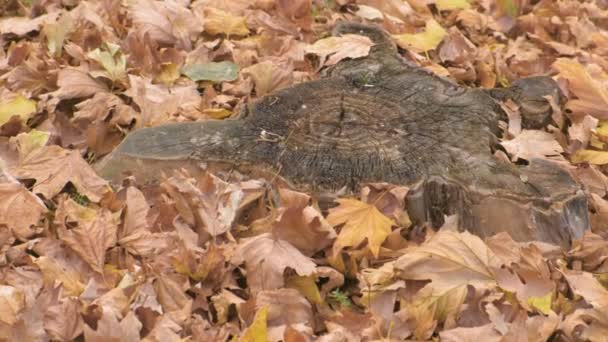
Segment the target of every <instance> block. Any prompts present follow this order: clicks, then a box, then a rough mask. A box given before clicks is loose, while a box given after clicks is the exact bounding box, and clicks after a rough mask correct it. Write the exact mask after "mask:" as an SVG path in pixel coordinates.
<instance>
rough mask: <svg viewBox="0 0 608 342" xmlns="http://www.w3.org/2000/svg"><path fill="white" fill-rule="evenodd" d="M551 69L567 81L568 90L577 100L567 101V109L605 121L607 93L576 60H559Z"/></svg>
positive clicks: (607, 116) (607, 104) (607, 102)
mask: <svg viewBox="0 0 608 342" xmlns="http://www.w3.org/2000/svg"><path fill="white" fill-rule="evenodd" d="M553 67H554V68H555V69H557V71H559V75H560V76H561V77H564V78H565V79H567V80H568V89H570V91H571V92H572V93H574V95H576V97H577V98H578V99H575V100H569V101H568V107H569V108H570V109H572V110H573V111H574V112H578V113H582V114H590V115H593V116H595V117H596V118H598V119H607V118H608V111H606V108H607V107H608V91H607V90H606V89H605V87H604V86H603V85H602V84H601V83H600V82H599V81H597V80H595V79H593V78H592V77H591V75H590V74H589V72H588V71H587V69H585V67H584V66H582V65H581V64H580V63H578V62H577V61H576V60H571V59H566V58H559V59H558V60H557V61H556V62H555V63H554V64H553Z"/></svg>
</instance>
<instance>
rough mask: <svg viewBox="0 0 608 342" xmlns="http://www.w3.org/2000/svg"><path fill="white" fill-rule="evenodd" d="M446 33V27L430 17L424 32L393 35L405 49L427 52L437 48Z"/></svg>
mask: <svg viewBox="0 0 608 342" xmlns="http://www.w3.org/2000/svg"><path fill="white" fill-rule="evenodd" d="M446 35H447V33H446V31H445V29H444V28H443V27H441V25H439V23H437V21H435V19H430V20H428V21H427V22H426V26H425V29H424V31H423V32H420V33H403V34H397V35H393V38H394V39H395V41H396V42H397V45H399V46H400V47H401V48H403V49H406V50H407V49H411V50H413V51H414V52H425V51H429V50H434V49H436V48H437V46H438V45H439V43H441V41H443V38H445V36H446Z"/></svg>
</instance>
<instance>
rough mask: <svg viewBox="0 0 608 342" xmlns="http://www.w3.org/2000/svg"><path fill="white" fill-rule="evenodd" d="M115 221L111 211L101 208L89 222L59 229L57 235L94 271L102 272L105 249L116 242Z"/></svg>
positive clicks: (116, 229)
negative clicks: (71, 227)
mask: <svg viewBox="0 0 608 342" xmlns="http://www.w3.org/2000/svg"><path fill="white" fill-rule="evenodd" d="M116 221H117V220H116V218H115V217H114V215H113V214H112V213H111V212H109V211H108V210H102V211H100V212H99V213H97V215H96V216H95V218H94V219H93V220H91V221H90V222H86V223H83V222H80V224H79V226H78V227H76V228H74V229H69V230H67V229H64V230H60V231H59V237H60V239H61V240H62V241H64V242H65V243H66V244H67V245H68V246H69V247H70V248H71V249H72V250H73V251H74V252H76V254H78V255H79V256H80V257H81V258H82V259H83V260H84V261H86V262H87V264H89V266H91V268H92V269H93V270H94V271H96V272H98V273H100V274H103V266H104V264H105V260H106V251H107V250H108V248H110V247H112V246H114V245H115V244H116V239H117V236H116V235H117V231H118V227H117V222H116Z"/></svg>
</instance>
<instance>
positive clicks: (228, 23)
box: [203, 7, 249, 37]
mask: <svg viewBox="0 0 608 342" xmlns="http://www.w3.org/2000/svg"><path fill="white" fill-rule="evenodd" d="M203 16H204V18H205V20H204V27H205V32H207V33H209V34H212V35H215V34H225V35H227V36H228V37H230V36H246V35H248V34H249V28H247V20H246V19H245V17H240V16H235V15H232V14H230V13H228V12H224V11H222V10H220V9H217V8H214V7H206V8H205V9H204V10H203Z"/></svg>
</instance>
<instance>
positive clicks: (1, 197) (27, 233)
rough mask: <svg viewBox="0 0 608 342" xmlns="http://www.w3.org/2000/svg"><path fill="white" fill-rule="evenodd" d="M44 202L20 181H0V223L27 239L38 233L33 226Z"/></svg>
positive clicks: (18, 236) (44, 207)
mask: <svg viewBox="0 0 608 342" xmlns="http://www.w3.org/2000/svg"><path fill="white" fill-rule="evenodd" d="M46 210H47V209H46V206H45V205H44V203H43V202H42V201H41V200H40V198H38V197H37V196H36V195H34V194H33V193H31V192H29V191H28V190H27V189H26V188H25V187H24V186H23V185H22V184H20V183H0V225H6V226H7V227H8V228H9V229H10V230H11V231H12V232H13V234H14V235H15V236H16V237H17V238H19V239H22V240H26V239H27V238H29V237H31V236H32V235H34V234H35V233H36V230H35V229H34V228H33V226H34V225H36V224H37V223H38V221H39V220H40V217H41V215H42V213H44V212H46Z"/></svg>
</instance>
